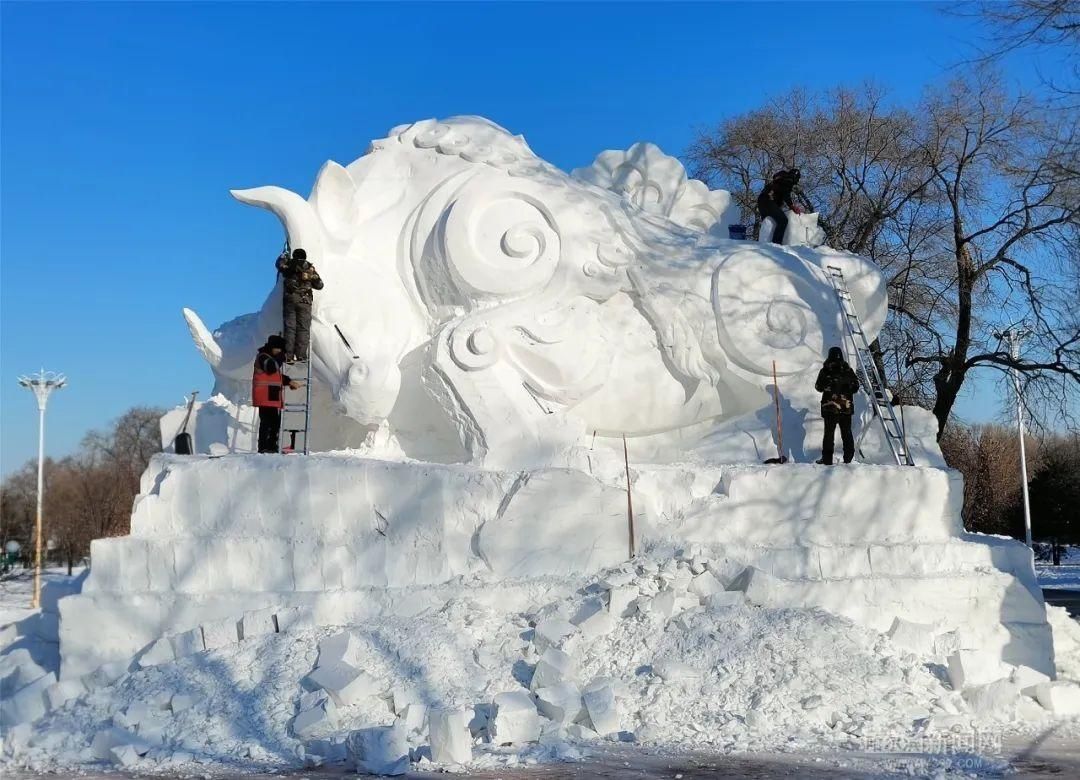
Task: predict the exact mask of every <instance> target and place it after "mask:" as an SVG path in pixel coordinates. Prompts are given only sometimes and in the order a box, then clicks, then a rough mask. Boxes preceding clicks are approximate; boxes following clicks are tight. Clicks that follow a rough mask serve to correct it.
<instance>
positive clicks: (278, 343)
mask: <svg viewBox="0 0 1080 780" xmlns="http://www.w3.org/2000/svg"><path fill="white" fill-rule="evenodd" d="M284 358H285V339H283V338H282V337H281V336H277V335H274V336H270V337H269V338H267V339H266V343H265V344H263V345H262V346H261V347H259V353H258V354H257V355H256V356H255V367H254V370H253V372H252V375H251V402H252V403H253V404H254V405H255V406H256V407H257V408H258V410H259V452H271V453H273V452H277V451H278V438H279V436H280V435H281V410H282V409H283V408H284V407H285V387H286V386H288V387H289V388H290V389H292V390H296V389H297V388H298V387H300V384H299V383H298V382H297V381H296V380H294V379H291V378H290V377H288V376H286V375H285V374H283V373H282V372H281V364H282V361H283V360H284Z"/></svg>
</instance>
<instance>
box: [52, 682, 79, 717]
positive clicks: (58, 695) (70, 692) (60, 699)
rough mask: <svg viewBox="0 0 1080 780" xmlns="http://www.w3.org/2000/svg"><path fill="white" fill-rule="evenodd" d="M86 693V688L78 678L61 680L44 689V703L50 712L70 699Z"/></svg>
mask: <svg viewBox="0 0 1080 780" xmlns="http://www.w3.org/2000/svg"><path fill="white" fill-rule="evenodd" d="M84 693H86V686H85V685H83V684H82V680H79V679H78V678H76V679H73V680H61V681H60V682H58V683H54V684H52V685H50V686H49V687H48V688H46V689H45V703H46V705H48V708H49V709H50V710H55V709H56V708H57V707H63V706H64V705H65V704H67V703H68V702H69V701H71V700H72V699H77V698H79V697H80V696H82V695H83V694H84Z"/></svg>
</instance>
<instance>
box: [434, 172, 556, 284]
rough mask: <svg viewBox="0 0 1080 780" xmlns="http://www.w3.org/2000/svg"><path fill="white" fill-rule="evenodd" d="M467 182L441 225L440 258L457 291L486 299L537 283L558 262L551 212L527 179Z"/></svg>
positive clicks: (550, 275) (547, 275)
mask: <svg viewBox="0 0 1080 780" xmlns="http://www.w3.org/2000/svg"><path fill="white" fill-rule="evenodd" d="M472 185H473V183H470V185H469V186H467V187H466V188H465V190H464V192H463V193H462V194H461V195H460V196H459V197H458V198H457V199H456V200H455V201H454V202H453V204H452V205H451V206H450V209H449V212H448V214H447V216H446V219H445V220H444V222H443V224H442V226H441V243H442V248H443V256H444V257H445V258H446V259H447V261H448V263H449V264H450V267H451V269H452V270H453V273H454V277H455V280H456V282H457V283H458V286H459V287H463V288H464V289H463V291H465V292H469V293H473V294H480V295H484V296H488V297H503V296H511V295H519V294H523V293H526V292H529V291H532V290H537V289H539V288H540V287H542V286H543V285H544V284H546V283H547V281H548V280H549V279H550V278H551V277H552V275H553V274H554V273H555V269H556V267H557V266H558V264H559V255H560V251H561V239H560V236H559V231H558V228H557V227H556V225H555V220H554V218H553V217H552V215H551V212H550V211H549V210H548V209H547V207H545V205H544V204H543V202H542V201H541V200H540V199H539V197H537V194H536V193H534V192H532V191H530V190H531V189H532V188H531V187H529V186H528V182H523V181H520V180H510V181H505V180H504V185H503V186H501V187H500V188H499V189H496V190H494V191H493V190H492V189H491V186H492V183H491V181H490V180H485V181H484V182H482V183H480V184H479V186H472Z"/></svg>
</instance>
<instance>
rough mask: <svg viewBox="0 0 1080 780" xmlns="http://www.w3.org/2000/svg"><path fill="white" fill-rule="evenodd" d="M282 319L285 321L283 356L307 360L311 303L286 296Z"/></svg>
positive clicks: (304, 299)
mask: <svg viewBox="0 0 1080 780" xmlns="http://www.w3.org/2000/svg"><path fill="white" fill-rule="evenodd" d="M282 319H283V320H284V321H285V354H286V355H287V356H289V357H293V356H295V357H298V358H300V359H301V360H307V358H308V346H309V344H310V341H311V301H309V300H307V299H306V298H300V297H294V296H289V295H286V296H285V309H284V311H282Z"/></svg>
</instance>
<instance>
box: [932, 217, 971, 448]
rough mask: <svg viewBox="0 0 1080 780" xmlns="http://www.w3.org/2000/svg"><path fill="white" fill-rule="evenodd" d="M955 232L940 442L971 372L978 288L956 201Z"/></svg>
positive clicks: (937, 383)
mask: <svg viewBox="0 0 1080 780" xmlns="http://www.w3.org/2000/svg"><path fill="white" fill-rule="evenodd" d="M954 214H955V216H954V220H953V232H954V241H955V242H956V243H955V254H956V340H955V342H954V346H953V348H952V350H951V351H950V352H949V354H948V355H946V356H945V358H944V359H943V360H942V366H941V369H940V370H939V371H938V372H937V373H936V374H935V375H934V388H935V389H936V390H937V398H936V399H935V400H934V417H936V418H937V423H938V434H937V438H938V441H941V436H942V434H943V433H944V432H945V425H946V423H948V421H949V415H950V414H951V413H952V408H953V405H954V404H955V403H956V397H957V396H958V395H959V394H960V388H961V387H962V386H963V384H964V377H965V376H966V375H967V370H968V366H967V357H968V350H969V349H971V311H972V309H971V307H972V292H973V290H974V289H975V278H976V276H975V263H974V262H973V261H972V259H971V254H970V253H969V252H968V248H967V245H966V244H965V243H964V240H963V222H962V220H961V219H960V215H959V207H958V206H956V205H955V204H954Z"/></svg>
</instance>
